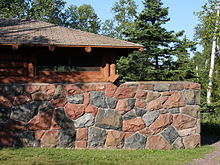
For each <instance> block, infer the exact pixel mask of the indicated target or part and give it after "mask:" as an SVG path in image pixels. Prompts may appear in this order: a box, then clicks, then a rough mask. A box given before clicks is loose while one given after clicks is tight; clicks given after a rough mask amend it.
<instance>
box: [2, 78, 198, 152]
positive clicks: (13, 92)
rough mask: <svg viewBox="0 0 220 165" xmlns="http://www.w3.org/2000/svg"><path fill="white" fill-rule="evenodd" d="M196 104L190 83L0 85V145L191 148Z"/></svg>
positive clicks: (194, 89)
mask: <svg viewBox="0 0 220 165" xmlns="http://www.w3.org/2000/svg"><path fill="white" fill-rule="evenodd" d="M199 104H200V85H199V84H196V83H190V82H143V83H141V82H139V83H125V84H122V85H120V86H119V87H117V86H115V85H113V84H110V83H85V84H23V85H21V84H20V85H19V84H11V85H0V147H68V148H119V149H120V148H123V149H143V148H146V149H172V148H194V147H197V146H199V145H200V112H199V108H200V107H199Z"/></svg>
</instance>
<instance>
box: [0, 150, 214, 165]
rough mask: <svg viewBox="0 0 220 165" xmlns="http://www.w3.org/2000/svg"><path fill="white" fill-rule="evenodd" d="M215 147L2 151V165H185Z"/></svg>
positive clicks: (0, 158) (0, 161) (0, 152)
mask: <svg viewBox="0 0 220 165" xmlns="http://www.w3.org/2000/svg"><path fill="white" fill-rule="evenodd" d="M214 149H215V148H214V147H212V146H202V147H199V148H196V149H180V150H169V151H165V150H74V149H60V148H19V149H10V148H8V149H1V150H0V155H1V157H0V163H1V165H9V164H10V165H12V164H19V165H30V164H33V165H34V164H35V165H60V164H65V165H72V164H76V165H80V164H90V165H103V164H113V165H116V164H118V165H127V164H134V165H152V164H155V165H164V164H166V165H168V164H169V165H184V164H186V163H188V162H191V161H192V160H193V159H196V158H202V157H204V156H205V154H208V153H211V152H212V151H214Z"/></svg>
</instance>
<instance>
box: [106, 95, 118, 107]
mask: <svg viewBox="0 0 220 165" xmlns="http://www.w3.org/2000/svg"><path fill="white" fill-rule="evenodd" d="M106 102H107V104H108V108H110V109H115V107H116V105H117V102H118V100H117V99H115V98H111V97H106Z"/></svg>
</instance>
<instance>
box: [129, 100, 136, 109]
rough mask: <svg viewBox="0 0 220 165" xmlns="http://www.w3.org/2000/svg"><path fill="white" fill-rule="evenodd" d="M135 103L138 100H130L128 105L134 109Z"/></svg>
mask: <svg viewBox="0 0 220 165" xmlns="http://www.w3.org/2000/svg"><path fill="white" fill-rule="evenodd" d="M135 101H136V99H128V105H129V106H130V107H131V109H133V108H134V105H135Z"/></svg>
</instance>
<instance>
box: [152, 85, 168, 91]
mask: <svg viewBox="0 0 220 165" xmlns="http://www.w3.org/2000/svg"><path fill="white" fill-rule="evenodd" d="M169 87H170V84H167V83H165V84H155V85H154V90H155V91H159V92H163V91H168V90H169Z"/></svg>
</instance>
